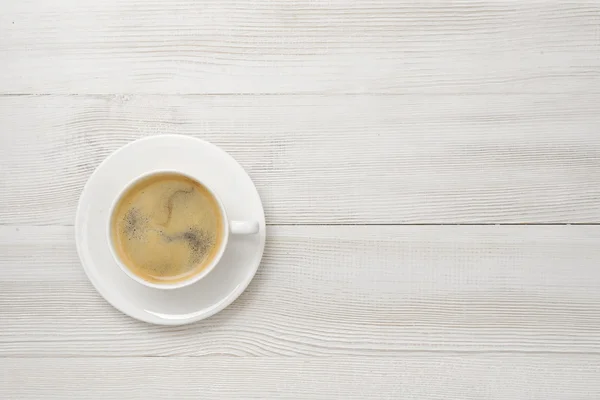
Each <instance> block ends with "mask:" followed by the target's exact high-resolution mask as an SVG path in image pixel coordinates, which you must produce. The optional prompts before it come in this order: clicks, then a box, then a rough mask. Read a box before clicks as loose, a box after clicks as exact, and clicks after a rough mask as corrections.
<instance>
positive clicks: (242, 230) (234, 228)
mask: <svg viewBox="0 0 600 400" xmlns="http://www.w3.org/2000/svg"><path fill="white" fill-rule="evenodd" d="M229 230H230V231H231V233H233V234H234V235H252V234H254V233H258V222H256V221H231V222H230V223H229Z"/></svg>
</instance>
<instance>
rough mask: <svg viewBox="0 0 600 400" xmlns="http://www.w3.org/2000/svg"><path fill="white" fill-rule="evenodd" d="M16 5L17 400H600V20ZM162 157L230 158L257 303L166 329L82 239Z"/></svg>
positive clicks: (3, 160)
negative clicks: (171, 139) (178, 144)
mask: <svg viewBox="0 0 600 400" xmlns="http://www.w3.org/2000/svg"><path fill="white" fill-rule="evenodd" d="M2 6H3V7H2V13H0V398H1V399H39V398H49V399H52V398H55V399H64V398H86V399H90V398H94V399H96V398H98V399H99V398H122V399H149V398H165V397H169V396H171V397H174V398H190V399H191V398H224V399H231V398H260V399H262V398H290V399H299V398H306V399H333V398H343V399H365V398H389V399H392V398H393V399H397V398H414V399H511V400H512V399H586V400H587V399H594V400H596V399H598V398H600V386H599V382H600V379H598V378H599V377H600V269H599V268H598V266H599V265H600V226H599V225H598V224H599V223H600V180H599V178H600V112H599V111H598V105H599V104H600V3H598V2H596V1H591V0H590V1H586V0H579V1H575V2H569V3H563V2H559V1H554V0H543V1H533V0H530V1H523V2H517V1H506V2H504V1H491V0H487V1H452V2H451V1H441V0H438V1H432V2H413V1H408V0H376V1H366V0H292V1H284V0H275V1H264V0H251V1H242V0H226V1H217V0H214V1H213V0H203V1H191V0H173V1H167V0H150V1H142V0H105V1H101V2H98V1H91V0H78V1H73V0H59V1H53V2H47V1H44V0H23V1H19V2H16V1H15V2H6V4H3V5H2ZM161 133H179V134H186V135H193V136H196V137H202V138H205V139H208V140H210V141H212V142H214V143H216V144H218V145H219V146H221V147H223V148H224V149H225V150H227V151H228V152H230V153H231V154H232V155H234V156H235V157H236V158H237V159H238V160H239V161H240V163H241V164H242V165H243V166H244V167H245V168H246V169H247V170H248V171H249V173H250V174H251V176H252V178H253V179H254V180H255V182H256V184H257V186H258V188H259V191H260V194H261V197H262V198H263V201H264V205H265V210H266V213H267V219H268V222H269V224H270V226H269V227H268V228H269V229H268V242H267V248H266V252H265V257H264V261H263V263H262V264H261V268H260V269H259V273H258V275H257V277H256V278H255V280H254V281H253V282H252V284H251V285H250V287H249V288H248V290H247V291H246V292H245V293H244V294H243V295H242V296H241V297H240V299H238V300H237V301H236V302H235V303H234V304H232V305H231V306H230V307H229V308H227V309H226V310H224V311H223V312H222V313H219V314H217V315H216V316H214V317H212V318H210V319H208V320H205V321H201V322H200V323H197V324H193V325H190V326H183V327H171V328H167V327H157V326H151V325H147V324H144V323H141V322H138V321H135V320H132V319H130V318H129V317H126V316H124V315H122V314H120V313H119V312H117V311H116V310H114V309H113V308H112V307H110V306H109V305H108V304H107V303H106V302H105V301H104V300H103V299H102V298H100V296H99V295H98V294H97V293H96V292H95V291H94V290H93V288H92V286H91V284H90V283H89V282H88V281H87V280H86V278H85V275H84V273H83V271H82V269H81V266H80V264H79V260H78V258H77V255H76V252H75V247H74V242H73V227H72V223H73V217H74V208H75V205H76V203H77V199H78V196H79V193H80V191H81V188H82V186H83V184H84V183H85V181H86V179H87V177H88V176H89V174H90V173H91V172H92V171H93V169H94V168H95V167H96V166H97V165H98V163H99V162H100V161H101V160H102V159H103V158H104V157H105V156H106V155H108V154H109V153H110V152H111V151H113V150H115V149H116V148H118V147H119V146H121V145H123V144H125V143H127V142H128V141H130V140H134V139H136V138H139V137H143V136H147V135H153V134H161ZM524 223H526V224H527V225H522V224H524ZM571 223H576V224H578V225H568V224H571ZM447 224H470V225H469V226H459V225H447ZM494 224H500V225H498V226H496V225H494ZM503 224H511V225H503ZM513 224H516V225H513Z"/></svg>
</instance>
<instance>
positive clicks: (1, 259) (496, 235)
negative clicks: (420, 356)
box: [0, 226, 600, 357]
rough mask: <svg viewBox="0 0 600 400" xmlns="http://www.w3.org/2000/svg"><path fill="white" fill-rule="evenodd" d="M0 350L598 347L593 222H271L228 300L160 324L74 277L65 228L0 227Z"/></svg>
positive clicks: (362, 351)
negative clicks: (201, 313)
mask: <svg viewBox="0 0 600 400" xmlns="http://www.w3.org/2000/svg"><path fill="white" fill-rule="evenodd" d="M0 238H1V240H0V271H2V273H1V274H0V310H1V312H0V326H2V329H1V330H0V356H12V357H24V356H25V357H39V356H52V357H60V356H67V357H84V356H101V357H109V356H112V357H114V356H174V355H188V356H210V355H212V356H217V355H219V356H224V355H230V356H315V357H325V356H327V357H331V356H383V355H385V356H397V357H403V355H404V354H405V352H406V351H446V352H482V351H489V352H555V353H565V352H569V353H586V354H592V353H593V354H600V313H598V310H599V309H600V270H599V269H598V259H599V258H600V246H599V243H600V227H598V226H483V227H482V226H442V227H440V226H395V227H390V226H356V227H352V228H348V227H336V226H329V227H316V226H315V227H301V226H296V227H292V226H286V227H270V229H269V237H268V240H267V248H266V251H265V256H264V260H263V263H262V265H261V267H260V269H259V272H258V275H257V276H256V277H255V279H254V280H253V282H252V283H251V285H250V286H249V288H248V290H247V291H246V292H245V293H244V294H243V295H242V296H241V297H240V298H239V299H238V300H237V301H236V302H235V303H233V304H232V305H231V306H230V307H228V308H227V309H225V310H224V311H222V312H221V313H219V314H217V315H215V316H214V317H211V318H209V319H208V320H204V321H201V322H199V323H196V324H193V325H189V326H181V327H159V326H153V325H148V324H145V323H141V322H138V321H135V320H133V319H131V318H129V317H127V316H125V315H122V314H120V313H119V312H118V311H116V310H114V309H113V308H112V307H111V306H110V305H108V304H107V303H106V302H105V301H104V300H103V299H102V298H100V297H99V295H98V294H97V293H96V292H95V291H94V289H93V288H92V286H91V284H90V283H89V282H88V281H87V279H86V277H85V275H84V273H83V271H82V269H81V266H80V265H79V261H78V259H77V255H76V252H75V248H74V243H73V237H72V228H70V227H20V228H19V230H18V231H17V230H16V228H15V227H0Z"/></svg>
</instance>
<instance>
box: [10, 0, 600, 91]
mask: <svg viewBox="0 0 600 400" xmlns="http://www.w3.org/2000/svg"><path fill="white" fill-rule="evenodd" d="M599 25H600V5H599V4H598V3H597V2H594V1H578V2H569V3H568V4H561V2H558V1H527V2H517V1H508V2H503V1H452V2H449V1H434V2H425V3H423V2H414V1H410V0H401V1H399V0H377V1H370V0H351V1H349V0H294V1H288V0H278V1H266V0H253V1H248V0H233V1H232V0H229V1H222V0H207V1H202V2H196V1H189V0H177V1H168V2H167V1H162V0H151V1H146V0H105V1H101V2H98V1H95V0H62V1H53V2H52V3H51V4H50V3H48V2H47V1H46V0H28V1H18V2H17V1H14V2H9V3H8V4H6V5H5V6H4V7H3V12H2V15H0V51H1V52H2V62H1V63H0V76H1V77H2V80H1V85H0V92H1V93H34V94H35V93H202V94H206V93H403V94H404V93H436V94H437V93H492V92H493V93H565V92H569V93H573V92H579V93H599V92H600V33H599V30H598V26H599Z"/></svg>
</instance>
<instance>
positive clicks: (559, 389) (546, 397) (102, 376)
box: [0, 354, 600, 400]
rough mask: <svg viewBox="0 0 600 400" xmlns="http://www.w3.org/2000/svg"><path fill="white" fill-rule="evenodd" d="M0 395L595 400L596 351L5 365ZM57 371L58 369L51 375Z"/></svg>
mask: <svg viewBox="0 0 600 400" xmlns="http://www.w3.org/2000/svg"><path fill="white" fill-rule="evenodd" d="M3 366H4V367H5V368H6V370H5V373H4V374H3V375H1V376H0V397H2V398H4V399H11V400H12V399H22V400H25V399H36V400H37V399H39V398H42V397H43V398H44V399H61V400H62V399H67V398H68V399H72V398H85V399H107V398H112V399H114V398H118V399H123V400H133V399H140V400H141V399H144V400H145V399H148V398H161V399H162V398H177V399H198V398H202V399H216V398H222V399H232V398H244V399H273V398H277V399H323V400H330V399H366V398H376V399H399V398H403V399H420V400H458V399H461V400H480V399H487V400H515V399H528V400H564V399H565V398H568V399H578V400H584V399H589V400H595V399H597V398H598V396H599V395H600V380H598V376H599V375H600V356H598V355H556V354H553V355H547V354H546V355H485V356H483V355H469V356H460V357H458V356H443V355H432V354H407V355H404V356H403V357H401V358H398V359H390V358H366V359H356V358H332V359H315V358H297V359H294V358H261V359H257V358H253V359H249V358H246V359H240V358H231V357H228V358H225V357H215V358H204V359H198V358H113V359H107V358H91V359H89V358H88V359H86V358H83V359H52V358H37V359H5V360H3ZM56 371H61V373H60V374H57V373H56Z"/></svg>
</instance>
